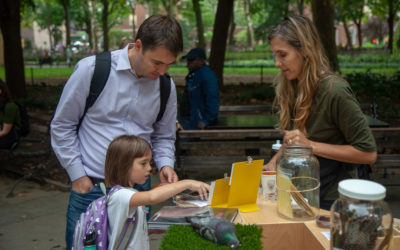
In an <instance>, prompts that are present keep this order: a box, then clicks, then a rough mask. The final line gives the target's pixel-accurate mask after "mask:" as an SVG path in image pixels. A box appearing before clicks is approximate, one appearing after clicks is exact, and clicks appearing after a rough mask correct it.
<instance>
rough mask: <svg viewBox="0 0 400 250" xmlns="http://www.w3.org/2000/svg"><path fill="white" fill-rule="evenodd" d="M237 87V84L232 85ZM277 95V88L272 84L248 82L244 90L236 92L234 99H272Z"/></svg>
mask: <svg viewBox="0 0 400 250" xmlns="http://www.w3.org/2000/svg"><path fill="white" fill-rule="evenodd" d="M230 88H233V89H234V88H235V86H230ZM274 97H275V89H274V87H272V86H271V85H265V84H246V85H245V86H244V90H242V91H241V92H239V93H235V98H234V101H235V102H237V103H244V102H249V101H251V99H256V100H261V101H265V100H272V99H274Z"/></svg>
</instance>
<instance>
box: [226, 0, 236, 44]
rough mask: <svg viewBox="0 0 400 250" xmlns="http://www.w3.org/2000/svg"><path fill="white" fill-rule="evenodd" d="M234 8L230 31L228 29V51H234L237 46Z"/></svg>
mask: <svg viewBox="0 0 400 250" xmlns="http://www.w3.org/2000/svg"><path fill="white" fill-rule="evenodd" d="M234 8H235V7H233V8H232V13H231V18H230V21H229V29H228V51H232V50H233V47H234V46H235V28H236V23H235V12H234Z"/></svg>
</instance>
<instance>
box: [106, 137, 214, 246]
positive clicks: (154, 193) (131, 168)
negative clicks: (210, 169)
mask: <svg viewBox="0 0 400 250" xmlns="http://www.w3.org/2000/svg"><path fill="white" fill-rule="evenodd" d="M151 157H152V152H151V148H150V145H149V144H148V143H147V142H146V141H145V140H144V139H142V138H139V137H137V136H133V135H131V136H129V135H122V136H119V137H117V138H115V139H114V140H113V141H112V142H111V143H110V146H109V147H108V150H107V155H106V161H105V172H104V173H105V182H106V186H107V187H113V186H115V185H120V186H122V187H124V188H123V189H121V190H118V191H116V192H114V193H113V194H112V195H111V196H110V199H109V203H108V206H107V207H108V208H107V209H108V211H107V212H108V223H109V227H108V240H109V245H108V249H114V245H116V244H117V241H118V239H117V237H118V236H119V235H120V234H121V231H122V230H123V227H124V224H125V221H126V220H127V219H128V218H131V217H132V216H133V215H134V214H135V212H137V213H138V214H137V215H138V216H137V218H138V220H137V221H136V223H137V225H136V232H135V233H134V236H133V237H132V240H131V242H129V244H128V249H149V248H150V246H149V238H148V235H147V221H146V215H145V212H144V207H143V206H145V205H150V204H156V203H159V202H162V201H165V200H167V199H169V198H171V197H172V196H174V195H175V194H177V193H180V192H182V191H184V190H186V189H191V190H195V191H197V192H198V193H199V194H200V197H201V198H203V199H207V191H208V190H209V188H210V186H209V185H208V184H206V183H203V182H200V181H195V180H182V181H178V182H176V183H172V184H166V185H163V186H159V187H157V188H154V189H152V190H150V191H142V192H138V191H137V190H135V189H133V188H132V187H133V185H134V184H143V183H145V181H146V180H147V178H148V176H149V175H150V171H151V166H150V161H151Z"/></svg>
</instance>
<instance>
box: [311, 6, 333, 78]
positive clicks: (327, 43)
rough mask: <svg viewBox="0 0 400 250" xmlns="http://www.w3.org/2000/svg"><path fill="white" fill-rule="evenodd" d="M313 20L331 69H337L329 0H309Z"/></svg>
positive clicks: (331, 10)
mask: <svg viewBox="0 0 400 250" xmlns="http://www.w3.org/2000/svg"><path fill="white" fill-rule="evenodd" d="M311 11H312V17H313V22H314V24H315V26H316V28H317V30H318V33H319V36H320V38H321V42H322V45H323V46H324V49H325V53H326V55H327V57H328V60H329V62H330V64H331V68H332V70H333V71H339V63H338V58H337V48H336V43H335V27H334V24H333V20H334V7H333V2H332V1H331V0H311Z"/></svg>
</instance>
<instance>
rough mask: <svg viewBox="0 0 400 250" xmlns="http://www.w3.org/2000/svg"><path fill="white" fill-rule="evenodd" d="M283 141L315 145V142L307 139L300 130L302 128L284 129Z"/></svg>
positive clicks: (289, 143) (290, 143)
mask: <svg viewBox="0 0 400 250" xmlns="http://www.w3.org/2000/svg"><path fill="white" fill-rule="evenodd" d="M283 134H284V136H283V143H285V144H287V145H289V146H290V145H302V146H308V147H313V142H312V141H310V140H309V139H307V137H306V136H305V135H304V134H303V133H302V132H300V130H298V129H295V130H284V131H283Z"/></svg>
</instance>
